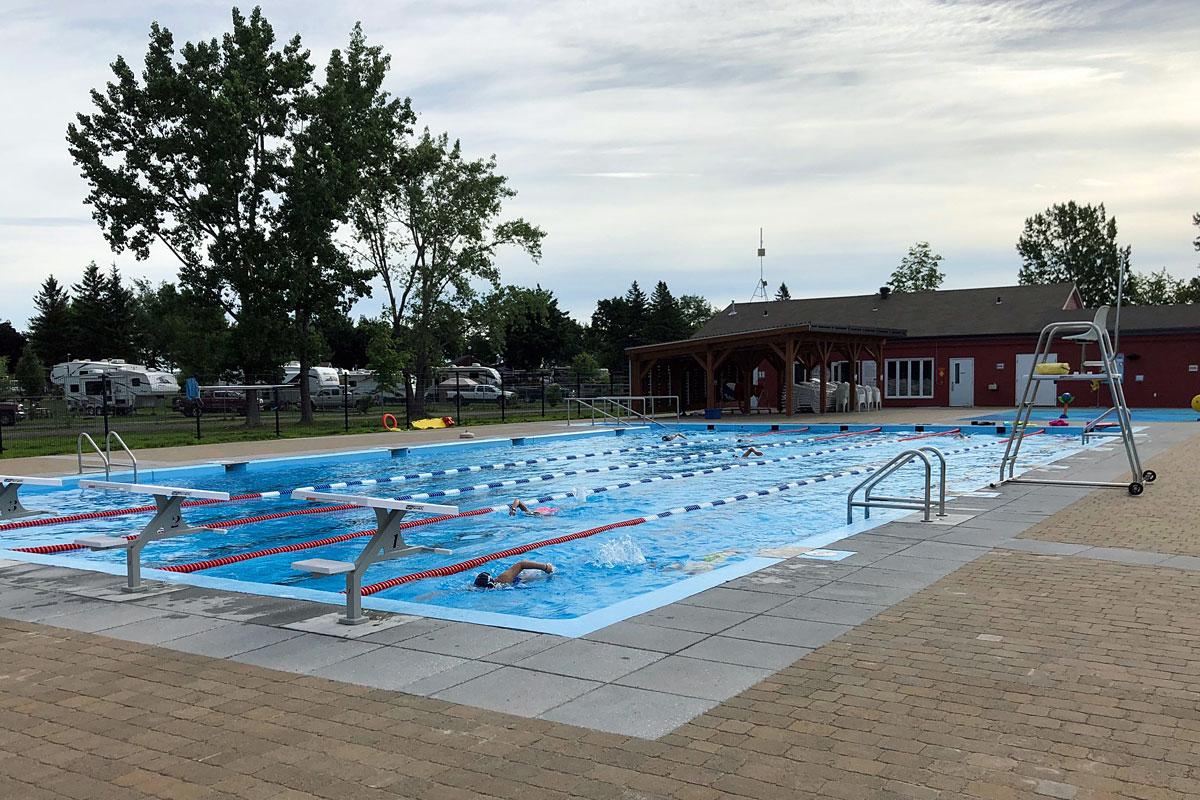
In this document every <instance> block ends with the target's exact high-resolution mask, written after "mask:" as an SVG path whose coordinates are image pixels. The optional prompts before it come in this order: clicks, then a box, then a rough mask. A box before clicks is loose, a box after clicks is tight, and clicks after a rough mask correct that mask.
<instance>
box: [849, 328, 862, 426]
mask: <svg viewBox="0 0 1200 800" xmlns="http://www.w3.org/2000/svg"><path fill="white" fill-rule="evenodd" d="M847 349H848V351H849V352H847V353H846V355H847V356H849V358H850V410H851V411H858V359H859V356H860V355H861V352H862V345H860V344H851V345H850V347H849V348H847Z"/></svg>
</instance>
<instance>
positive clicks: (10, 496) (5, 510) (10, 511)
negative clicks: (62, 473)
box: [0, 475, 63, 520]
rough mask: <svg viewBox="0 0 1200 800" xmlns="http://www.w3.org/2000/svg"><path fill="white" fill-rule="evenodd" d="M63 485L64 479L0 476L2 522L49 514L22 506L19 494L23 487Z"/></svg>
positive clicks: (0, 518)
mask: <svg viewBox="0 0 1200 800" xmlns="http://www.w3.org/2000/svg"><path fill="white" fill-rule="evenodd" d="M62 485H63V482H62V478H32V477H29V476H26V475H0V520H4V519H20V518H21V517H32V516H35V515H37V514H47V513H49V512H47V511H39V510H38V509H35V508H26V507H25V506H23V505H21V499H20V498H19V497H17V493H18V492H19V491H21V487H22V486H58V487H61V486H62Z"/></svg>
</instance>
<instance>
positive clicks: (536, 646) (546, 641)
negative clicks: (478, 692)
mask: <svg viewBox="0 0 1200 800" xmlns="http://www.w3.org/2000/svg"><path fill="white" fill-rule="evenodd" d="M569 641H571V640H570V639H568V638H566V637H565V636H551V635H550V634H548V633H539V634H537V635H535V636H534V637H533V638H532V639H526V640H525V641H523V642H517V643H516V644H514V645H513V646H512V647H505V648H504V649H503V650H497V651H496V652H494V653H488V654H487V655H486V656H484V657H483V658H482V659H480V660H481V661H490V662H492V663H493V664H516V663H517V662H518V661H520V660H521V659H523V658H529V657H530V656H532V655H536V654H537V653H540V652H542V651H543V650H549V649H550V648H551V647H556V646H558V645H560V644H562V643H563V642H569Z"/></svg>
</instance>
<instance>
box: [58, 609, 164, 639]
mask: <svg viewBox="0 0 1200 800" xmlns="http://www.w3.org/2000/svg"><path fill="white" fill-rule="evenodd" d="M93 605H95V604H93ZM166 613H167V612H165V611H163V610H161V609H158V608H144V607H142V606H131V605H121V604H117V603H102V604H99V607H98V608H94V607H93V608H85V609H83V610H81V611H77V612H75V613H73V614H63V615H60V616H55V617H50V618H48V619H46V620H45V622H46V624H47V625H53V626H54V627H56V628H70V629H71V630H73V631H83V632H84V633H101V632H103V631H104V630H105V629H106V628H116V627H118V626H121V625H128V624H129V623H130V622H141V621H142V620H147V619H154V618H156V617H162V616H164V615H165V614H166Z"/></svg>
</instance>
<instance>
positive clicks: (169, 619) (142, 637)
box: [104, 613, 235, 644]
mask: <svg viewBox="0 0 1200 800" xmlns="http://www.w3.org/2000/svg"><path fill="white" fill-rule="evenodd" d="M233 624H235V623H232V622H230V621H228V620H224V619H216V618H215V617H196V616H193V615H191V614H171V613H166V614H163V615H162V616H158V617H151V618H149V619H144V620H141V621H139V622H130V623H129V624H127V625H120V626H118V627H115V628H109V629H108V630H106V631H104V635H105V636H112V637H113V638H114V639H124V640H125V641H127V642H141V643H142V644H162V643H163V642H169V641H171V640H172V639H181V638H183V637H184V636H191V635H192V634H195V633H200V632H201V631H209V630H212V629H214V628H220V627H222V626H225V625H233Z"/></svg>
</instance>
